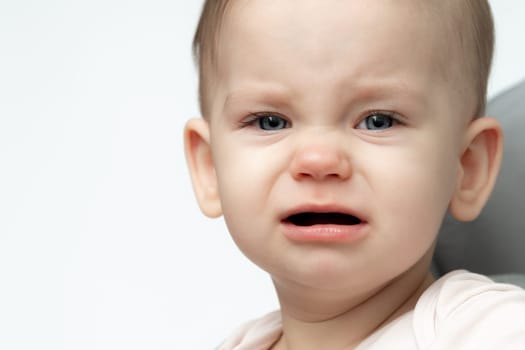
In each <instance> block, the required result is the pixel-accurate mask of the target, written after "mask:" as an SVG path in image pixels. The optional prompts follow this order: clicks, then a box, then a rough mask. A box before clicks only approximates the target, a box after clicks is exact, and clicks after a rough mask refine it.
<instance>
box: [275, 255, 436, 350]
mask: <svg viewBox="0 0 525 350" xmlns="http://www.w3.org/2000/svg"><path fill="white" fill-rule="evenodd" d="M424 265H425V264H424ZM426 266H428V265H426ZM422 267H423V266H417V265H416V266H414V268H412V269H411V270H409V271H407V272H406V273H404V274H403V275H401V276H399V277H398V278H396V279H394V280H392V281H390V282H389V283H388V284H386V285H384V286H382V287H380V288H378V289H377V290H374V291H371V292H369V293H368V294H367V295H357V296H350V298H341V299H338V298H336V297H334V296H333V295H322V294H319V293H315V292H313V291H312V293H294V292H293V291H290V290H288V289H285V290H283V289H282V288H280V287H282V286H280V285H279V283H278V282H277V281H275V285H276V290H277V292H278V295H279V301H280V303H281V312H282V319H283V336H282V337H281V339H279V341H278V342H277V343H276V344H275V346H274V347H273V349H275V350H282V349H285V350H296V349H300V350H309V349H323V350H332V349H333V350H341V349H345V350H346V349H353V348H355V347H356V346H357V345H358V344H359V343H361V342H362V341H363V340H364V339H366V338H367V337H369V336H370V335H371V334H372V333H374V332H375V331H376V330H378V329H379V328H381V327H382V326H384V325H385V324H387V323H389V322H390V321H392V320H394V319H396V318H397V317H399V316H401V315H403V314H405V313H406V312H408V311H410V310H412V309H413V308H414V307H415V305H416V303H417V300H418V299H419V297H420V296H421V294H423V292H424V291H425V290H426V289H427V288H428V286H430V285H431V284H432V282H433V281H434V278H433V277H432V274H431V273H430V272H428V270H423V269H422Z"/></svg>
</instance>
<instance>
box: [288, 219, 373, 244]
mask: <svg viewBox="0 0 525 350" xmlns="http://www.w3.org/2000/svg"><path fill="white" fill-rule="evenodd" d="M282 225H283V234H284V236H285V237H286V238H288V239H289V240H291V241H296V242H354V241H357V240H359V239H360V238H362V237H363V236H364V235H365V230H364V228H365V225H366V223H360V224H358V225H312V226H297V225H293V224H291V223H288V222H283V223H282Z"/></svg>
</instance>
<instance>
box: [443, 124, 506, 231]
mask: <svg viewBox="0 0 525 350" xmlns="http://www.w3.org/2000/svg"><path fill="white" fill-rule="evenodd" d="M502 156H503V134H502V131H501V127H500V125H499V123H498V121H497V120H495V119H493V118H489V117H483V118H479V119H475V120H473V121H472V122H471V123H470V124H469V125H468V127H467V131H466V134H465V146H464V147H463V152H462V154H461V158H460V164H459V166H460V168H459V171H458V181H457V186H456V190H455V192H454V195H453V197H452V200H451V202H450V212H451V214H452V215H453V216H454V217H455V218H456V219H458V220H461V221H470V220H474V219H475V218H476V217H477V216H478V215H479V213H480V212H481V210H482V209H483V206H484V205H485V203H486V202H487V200H488V198H489V196H490V194H491V192H492V189H493V187H494V184H495V182H496V178H497V176H498V172H499V168H500V165H501V159H502Z"/></svg>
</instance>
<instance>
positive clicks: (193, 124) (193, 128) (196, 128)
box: [184, 119, 222, 217]
mask: <svg viewBox="0 0 525 350" xmlns="http://www.w3.org/2000/svg"><path fill="white" fill-rule="evenodd" d="M184 150H185V153H186V162H187V164H188V168H189V171H190V175H191V181H192V185H193V191H194V192H195V196H196V197H197V202H198V203H199V207H200V208H201V210H202V212H203V213H204V215H206V216H208V217H218V216H220V215H221V214H222V209H221V204H220V198H219V191H218V187H217V177H216V175H215V166H214V163H213V157H212V152H211V145H210V130H209V125H208V122H207V121H205V120H204V119H191V120H189V121H188V122H187V123H186V127H185V128H184Z"/></svg>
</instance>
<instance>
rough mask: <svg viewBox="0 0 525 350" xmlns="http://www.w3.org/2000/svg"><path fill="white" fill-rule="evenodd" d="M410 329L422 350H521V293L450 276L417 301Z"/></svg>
mask: <svg viewBox="0 0 525 350" xmlns="http://www.w3.org/2000/svg"><path fill="white" fill-rule="evenodd" d="M413 327H414V328H415V329H416V328H417V331H416V332H415V333H416V337H417V338H418V343H419V344H420V346H422V347H423V348H425V349H427V348H429V349H449V348H458V349H459V348H460V349H494V348H496V347H499V348H501V347H502V346H503V348H504V349H523V346H524V344H525V290H523V289H522V288H520V287H517V286H514V285H511V284H505V283H496V282H494V281H492V280H491V279H489V278H487V277H485V276H482V275H479V274H474V273H470V272H467V271H454V272H451V273H449V274H447V275H445V276H443V277H442V278H440V279H439V280H437V281H436V282H435V283H434V284H433V285H431V286H430V287H429V288H428V289H427V291H425V293H424V294H423V295H422V296H421V298H420V299H419V301H418V303H417V305H416V308H415V309H414V318H413ZM520 344H521V345H520ZM459 345H461V346H459Z"/></svg>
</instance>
